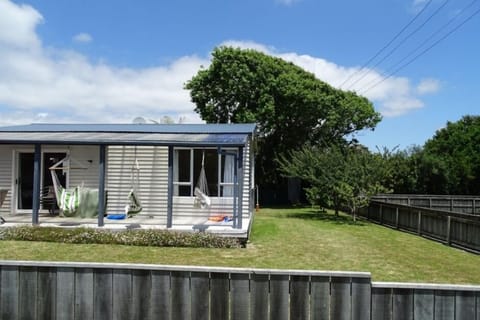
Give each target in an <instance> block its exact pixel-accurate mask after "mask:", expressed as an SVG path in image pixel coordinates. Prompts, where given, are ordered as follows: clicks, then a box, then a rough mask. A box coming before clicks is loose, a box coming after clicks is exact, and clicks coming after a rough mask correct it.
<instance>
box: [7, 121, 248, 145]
mask: <svg viewBox="0 0 480 320" xmlns="http://www.w3.org/2000/svg"><path fill="white" fill-rule="evenodd" d="M255 127H256V126H255V124H251V123H249V124H169V125H167V124H31V125H21V126H10V127H0V144H2V143H3V144H7V143H8V144H35V143H40V144H108V145H178V146H197V145H201V146H242V145H245V144H246V142H247V140H248V138H249V137H250V136H252V135H254V133H255Z"/></svg>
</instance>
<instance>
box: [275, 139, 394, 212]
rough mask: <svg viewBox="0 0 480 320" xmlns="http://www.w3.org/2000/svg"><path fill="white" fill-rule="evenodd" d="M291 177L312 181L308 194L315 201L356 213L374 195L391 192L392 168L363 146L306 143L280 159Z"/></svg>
mask: <svg viewBox="0 0 480 320" xmlns="http://www.w3.org/2000/svg"><path fill="white" fill-rule="evenodd" d="M277 161H278V163H279V166H280V170H281V172H282V173H283V174H284V175H285V176H287V177H299V178H301V179H303V180H305V181H307V182H308V183H309V184H310V187H308V188H307V195H308V198H309V200H310V202H311V203H312V204H320V205H322V206H324V207H327V208H333V209H335V211H336V212H338V211H339V210H341V209H349V211H350V212H351V213H352V214H355V212H356V211H357V209H358V208H361V207H363V206H366V205H367V204H368V201H369V200H370V197H371V196H372V195H375V194H377V193H383V192H388V191H389V189H388V188H387V187H386V186H385V181H386V180H387V178H388V176H389V175H390V172H391V170H390V168H389V167H388V166H387V163H386V162H385V161H384V158H383V156H382V155H381V154H372V153H370V152H369V151H368V150H366V149H363V148H362V147H359V146H343V147H341V146H331V147H328V148H319V147H315V146H314V147H312V146H305V147H303V148H302V149H301V150H299V151H292V152H290V153H289V155H288V156H281V157H279V159H278V160H277Z"/></svg>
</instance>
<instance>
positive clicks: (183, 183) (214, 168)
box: [173, 148, 235, 197]
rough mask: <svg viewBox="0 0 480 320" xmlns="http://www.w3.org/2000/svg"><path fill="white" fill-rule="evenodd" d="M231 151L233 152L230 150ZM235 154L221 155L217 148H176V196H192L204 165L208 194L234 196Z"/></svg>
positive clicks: (174, 176)
mask: <svg viewBox="0 0 480 320" xmlns="http://www.w3.org/2000/svg"><path fill="white" fill-rule="evenodd" d="M229 152H233V151H232V150H229ZM234 158H235V157H234V156H233V155H220V154H218V151H217V149H180V148H179V149H175V152H174V171H173V185H174V196H181V197H192V196H193V192H194V189H195V186H197V184H198V179H199V176H200V172H201V170H202V160H203V167H204V170H205V176H206V178H207V185H208V195H209V196H212V197H232V196H233V185H234V183H233V179H234V165H235V164H234V163H235V160H234Z"/></svg>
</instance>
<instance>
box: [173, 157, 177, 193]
mask: <svg viewBox="0 0 480 320" xmlns="http://www.w3.org/2000/svg"><path fill="white" fill-rule="evenodd" d="M173 182H178V150H175V152H174V153H173ZM173 195H174V196H178V184H175V183H174V184H173Z"/></svg>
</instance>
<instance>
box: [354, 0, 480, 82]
mask: <svg viewBox="0 0 480 320" xmlns="http://www.w3.org/2000/svg"><path fill="white" fill-rule="evenodd" d="M477 1H478V0H473V1H471V2H470V3H469V4H468V5H466V6H465V7H463V8H462V9H461V10H460V11H458V12H457V13H456V14H455V15H454V16H453V17H452V18H450V20H449V21H448V22H447V23H445V24H443V25H442V26H441V27H440V28H438V29H437V30H436V31H435V32H433V33H432V34H431V35H430V36H429V37H428V38H427V39H426V40H425V41H422V43H421V44H420V45H419V46H417V47H416V48H415V49H413V50H412V51H410V52H409V53H408V54H406V55H405V56H404V57H403V58H401V59H400V60H399V61H397V62H396V63H395V64H394V65H392V66H391V67H389V68H388V69H387V71H386V72H385V73H383V75H385V76H386V75H388V74H390V73H391V72H392V70H395V69H396V68H397V67H398V66H399V65H401V64H402V62H404V61H405V60H407V59H408V58H410V57H411V56H412V55H413V54H415V53H416V52H418V51H419V50H420V49H421V48H423V47H425V46H426V45H427V44H428V43H429V42H430V41H431V40H432V39H434V38H435V37H436V36H437V35H438V34H440V33H441V32H442V31H443V30H444V29H446V28H447V27H448V26H450V25H451V24H452V23H453V22H454V21H455V20H457V18H458V17H459V16H460V15H462V14H463V13H464V12H465V11H466V10H468V9H469V8H470V7H471V6H472V5H473V4H475V3H476V2H477ZM373 82H375V79H373V80H372V81H370V82H368V83H367V84H365V86H364V87H363V88H368V87H369V86H370V85H371V84H372V83H373Z"/></svg>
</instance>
